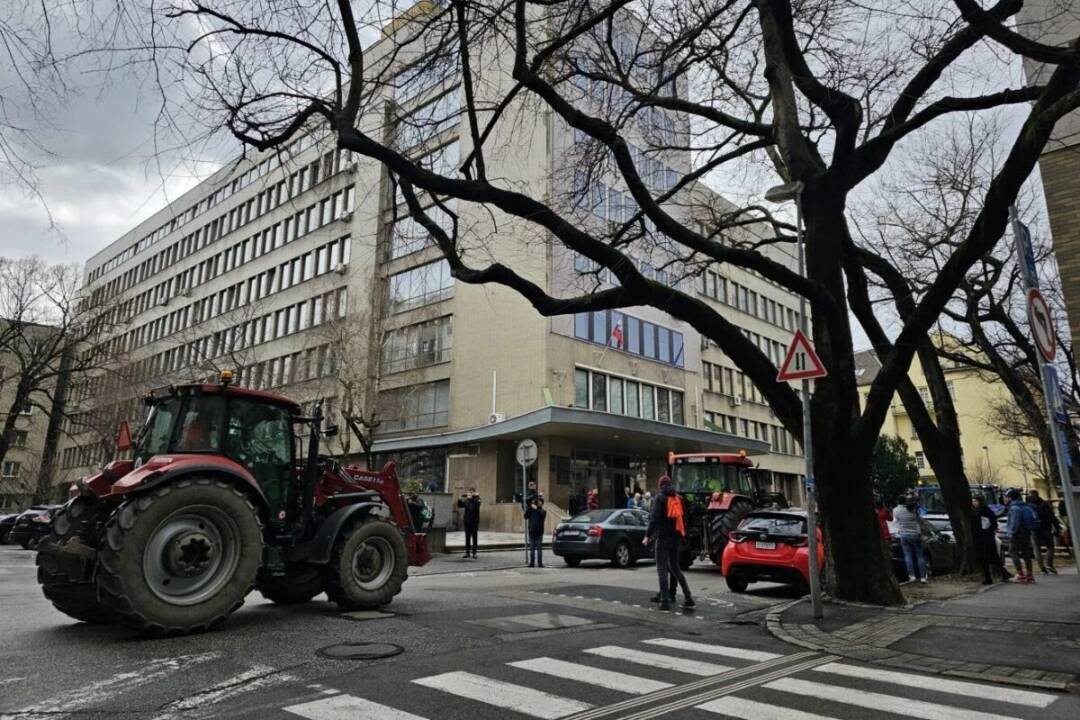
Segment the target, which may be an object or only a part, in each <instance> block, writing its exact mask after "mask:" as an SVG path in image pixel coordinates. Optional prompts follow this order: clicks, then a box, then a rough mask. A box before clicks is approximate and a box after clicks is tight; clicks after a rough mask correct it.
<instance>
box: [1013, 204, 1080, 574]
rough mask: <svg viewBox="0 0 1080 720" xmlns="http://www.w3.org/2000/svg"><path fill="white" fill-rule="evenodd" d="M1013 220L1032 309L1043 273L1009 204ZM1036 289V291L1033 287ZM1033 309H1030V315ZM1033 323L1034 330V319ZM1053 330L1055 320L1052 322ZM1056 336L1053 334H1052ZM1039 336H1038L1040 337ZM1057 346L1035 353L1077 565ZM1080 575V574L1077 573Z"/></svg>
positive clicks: (1075, 519) (1077, 546) (1079, 545)
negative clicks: (1059, 405) (1055, 358)
mask: <svg viewBox="0 0 1080 720" xmlns="http://www.w3.org/2000/svg"><path fill="white" fill-rule="evenodd" d="M1009 220H1010V221H1011V222H1012V231H1013V238H1014V239H1015V241H1016V256H1017V261H1018V262H1019V263H1020V275H1021V276H1022V277H1023V280H1024V290H1025V293H1026V295H1027V297H1028V303H1029V310H1030V308H1031V303H1032V300H1033V297H1039V298H1041V297H1042V296H1041V294H1040V293H1039V292H1038V290H1039V275H1038V272H1037V271H1036V269H1035V252H1034V250H1033V249H1032V247H1031V236H1030V235H1029V233H1028V229H1027V228H1026V227H1025V226H1024V224H1023V223H1022V222H1020V217H1019V213H1017V211H1016V206H1015V205H1010V206H1009ZM1033 290H1034V291H1035V292H1034V293H1032V291H1033ZM1030 314H1032V313H1029V315H1030ZM1031 322H1032V323H1033V332H1035V330H1034V322H1035V320H1034V319H1032V320H1031ZM1051 330H1052V324H1051ZM1050 339H1051V340H1052V335H1051V338H1050ZM1038 340H1039V338H1038V337H1036V341H1038ZM1053 351H1054V348H1053V346H1052V345H1051V347H1049V348H1039V351H1038V352H1036V353H1035V355H1036V356H1037V357H1038V360H1039V374H1040V376H1041V377H1042V383H1043V399H1044V400H1045V401H1046V418H1047V423H1048V424H1049V425H1050V436H1051V439H1052V441H1053V443H1054V456H1055V458H1056V460H1057V463H1056V464H1057V473H1058V479H1059V480H1060V482H1061V496H1062V499H1063V500H1064V501H1065V513H1066V515H1068V517H1069V539H1070V540H1071V541H1072V552H1073V562H1074V563H1075V564H1076V567H1078V568H1080V542H1078V538H1077V530H1078V529H1080V525H1078V521H1080V516H1078V515H1077V508H1076V495H1075V494H1074V493H1075V491H1074V490H1073V485H1072V480H1071V479H1070V478H1069V455H1068V453H1069V448H1068V446H1067V445H1066V443H1065V432H1064V428H1063V427H1059V426H1060V425H1067V424H1068V422H1069V418H1068V416H1067V415H1065V417H1063V418H1062V417H1058V412H1057V408H1055V399H1056V398H1057V397H1059V396H1060V392H1061V389H1060V386H1058V384H1057V382H1058V381H1057V371H1056V369H1055V368H1054V366H1053V365H1052V364H1051V363H1050V362H1049V361H1048V359H1047V357H1046V356H1047V355H1049V359H1050V360H1052V359H1053V356H1054V352H1053ZM1077 578H1078V579H1080V575H1077Z"/></svg>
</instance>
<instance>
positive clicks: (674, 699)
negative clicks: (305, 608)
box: [283, 638, 1059, 720]
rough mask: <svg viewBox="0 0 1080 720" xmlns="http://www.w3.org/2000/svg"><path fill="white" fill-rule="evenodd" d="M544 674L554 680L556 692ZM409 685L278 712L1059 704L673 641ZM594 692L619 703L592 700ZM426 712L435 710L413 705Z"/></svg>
mask: <svg viewBox="0 0 1080 720" xmlns="http://www.w3.org/2000/svg"><path fill="white" fill-rule="evenodd" d="M504 673H505V674H504ZM495 675H498V677H495ZM552 679H555V680H558V681H559V683H558V684H557V686H556V687H557V688H558V692H557V693H556V692H552V691H551V689H552V683H551V680H552ZM409 685H410V687H412V688H413V689H412V690H409V689H403V690H402V691H401V692H400V693H399V696H400V702H395V703H394V705H395V706H391V705H390V704H384V703H380V702H375V701H374V700H371V699H367V698H362V697H356V696H354V695H351V694H348V693H338V692H337V691H336V690H333V689H323V690H321V692H322V694H323V695H325V697H320V698H318V699H315V700H311V701H308V702H302V703H298V704H294V705H289V706H287V707H284V708H283V709H284V710H285V711H286V712H287V713H289V714H290V715H295V716H299V717H302V718H307V719H308V720H359V719H362V720H442V718H450V717H452V718H458V717H462V718H468V717H474V716H475V717H481V716H483V717H488V716H491V717H498V718H503V717H505V718H528V717H533V718H542V719H544V720H564V719H565V720H603V719H607V718H611V719H612V720H614V719H615V718H618V719H619V720H650V719H651V718H659V717H672V718H681V717H689V715H687V711H698V713H700V714H698V713H693V716H694V717H695V718H697V717H701V718H706V717H717V718H737V719H741V720H857V719H860V718H867V717H877V716H878V715H879V714H894V715H896V716H899V717H908V718H920V719H921V720H1013V719H1015V718H1027V717H1031V718H1035V717H1039V716H1040V711H1043V712H1044V711H1045V709H1046V708H1047V707H1049V705H1050V704H1051V703H1053V702H1054V701H1055V700H1057V699H1058V697H1059V696H1057V695H1054V694H1052V693H1044V692H1035V691H1031V690H1023V689H1019V688H1012V687H1002V686H994V685H987V684H982V683H978V682H972V681H966V680H958V679H949V678H944V677H942V676H926V675H918V674H911V673H906V672H899V671H894V670H886V669H882V668H879V667H867V666H862V665H856V664H849V663H846V662H840V661H839V659H838V658H837V657H835V656H827V655H821V654H818V653H811V652H803V653H797V654H793V655H779V654H775V653H769V652H762V651H758V650H749V649H744V648H738V647H726V646H722V645H714V644H711V643H704V642H695V641H689V640H682V639H674V638H655V639H647V640H641V641H636V642H631V643H626V644H623V645H602V646H598V647H590V648H585V649H583V650H581V651H580V657H574V658H554V657H547V656H542V657H534V658H529V659H525V660H518V661H514V662H509V663H506V665H504V666H495V667H494V668H488V669H487V672H485V673H484V674H481V673H479V672H469V671H464V670H454V671H451V672H444V673H440V674H436V675H430V676H426V677H420V678H416V679H413V680H412V681H411V682H410V683H409ZM537 685H539V686H541V687H544V688H546V689H540V688H539V687H536V686H537ZM602 691H603V692H604V696H605V697H607V696H610V695H611V694H613V693H614V694H619V695H621V696H624V697H625V699H624V700H621V701H618V702H615V703H612V704H608V705H602V704H598V703H597V702H596V696H597V694H598V693H600V692H602ZM418 692H419V693H424V692H431V693H435V696H434V697H427V698H422V697H418V696H417V693H418ZM433 706H434V707H439V708H442V710H440V711H438V712H434V713H433V712H430V711H428V712H424V711H423V710H422V708H425V707H426V708H431V707H433ZM448 708H453V711H452V712H451V711H450V710H449V709H448ZM810 710H813V712H811V711H810Z"/></svg>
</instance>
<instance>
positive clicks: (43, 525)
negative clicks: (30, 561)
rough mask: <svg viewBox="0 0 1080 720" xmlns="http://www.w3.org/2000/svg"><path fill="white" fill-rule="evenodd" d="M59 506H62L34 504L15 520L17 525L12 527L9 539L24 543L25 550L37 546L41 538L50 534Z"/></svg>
mask: <svg viewBox="0 0 1080 720" xmlns="http://www.w3.org/2000/svg"><path fill="white" fill-rule="evenodd" d="M59 507H62V506H60V505H34V506H32V507H30V508H29V509H28V510H26V511H24V512H23V513H22V514H21V515H19V517H18V518H17V519H16V520H15V527H13V528H11V532H10V533H9V534H8V540H10V541H11V542H13V543H15V544H17V545H22V547H23V549H24V550H29V549H30V548H32V547H35V546H36V545H37V544H38V541H39V540H41V539H42V538H43V537H45V536H46V535H48V534H49V526H50V524H51V523H52V516H53V512H54V511H55V510H56V509H57V508H59Z"/></svg>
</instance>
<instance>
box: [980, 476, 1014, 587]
mask: <svg viewBox="0 0 1080 720" xmlns="http://www.w3.org/2000/svg"><path fill="white" fill-rule="evenodd" d="M996 534H997V517H996V516H995V515H994V513H993V511H992V510H991V509H990V508H988V507H986V501H984V500H983V499H982V498H981V497H979V496H975V497H973V498H972V499H971V540H972V545H973V546H974V548H975V562H977V563H978V564H979V567H981V568H982V571H983V585H990V584H992V583H993V582H994V580H993V579H992V578H991V577H990V568H992V567H993V568H997V570H998V572H1000V573H1001V581H1002V582H1006V581H1008V580H1010V579H1011V578H1012V575H1011V574H1010V573H1009V571H1008V570H1006V569H1005V562H1004V561H1003V560H1002V559H1001V554H1000V553H999V552H998V548H997V542H996V541H995V539H994V538H995V535H996Z"/></svg>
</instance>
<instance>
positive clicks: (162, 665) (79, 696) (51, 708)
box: [14, 652, 221, 715]
mask: <svg viewBox="0 0 1080 720" xmlns="http://www.w3.org/2000/svg"><path fill="white" fill-rule="evenodd" d="M220 656H221V653H217V652H212V653H201V654H198V655H179V656H177V657H171V658H158V659H155V660H150V661H149V662H147V663H146V664H144V665H141V666H139V667H137V668H136V669H135V670H129V671H126V672H122V673H117V674H115V675H113V676H112V677H110V678H106V679H105V680H99V681H97V682H94V683H90V684H89V685H86V686H84V687H82V688H79V689H78V690H72V691H71V692H68V693H65V694H63V695H57V696H56V697H52V698H49V699H48V700H44V701H42V702H40V703H37V704H35V705H30V706H28V707H26V708H23V709H22V710H15V711H14V714H15V715H18V714H20V713H21V714H25V715H34V714H38V713H61V712H74V711H76V710H80V709H84V708H86V707H87V706H90V705H94V704H96V703H98V702H101V701H103V700H105V699H107V698H110V697H113V696H115V695H119V694H121V693H126V692H130V691H132V690H134V689H135V688H137V687H139V686H141V685H146V684H148V683H152V682H155V681H157V680H160V679H161V678H163V677H165V676H166V675H171V674H173V673H175V672H177V671H179V670H186V669H187V668H189V667H193V666H195V665H201V664H202V663H205V662H209V661H211V660H216V659H217V658H219V657H220Z"/></svg>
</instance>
